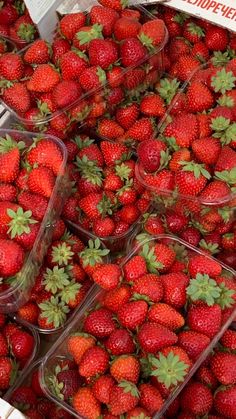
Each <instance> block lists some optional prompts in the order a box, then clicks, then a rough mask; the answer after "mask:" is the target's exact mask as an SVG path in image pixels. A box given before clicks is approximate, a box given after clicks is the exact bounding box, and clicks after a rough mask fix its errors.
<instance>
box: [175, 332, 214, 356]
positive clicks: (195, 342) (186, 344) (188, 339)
mask: <svg viewBox="0 0 236 419" xmlns="http://www.w3.org/2000/svg"><path fill="white" fill-rule="evenodd" d="M178 344H179V346H180V347H181V348H183V349H184V350H185V351H186V352H187V354H188V356H189V357H190V358H191V359H193V360H194V361H195V360H197V359H198V358H199V356H200V354H201V353H202V352H203V351H204V349H206V347H207V346H208V345H209V344H210V338H209V337H208V336H206V335H205V334H202V333H198V332H194V331H192V330H185V331H182V332H180V333H179V335H178Z"/></svg>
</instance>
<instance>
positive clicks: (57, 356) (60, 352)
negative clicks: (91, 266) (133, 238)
mask: <svg viewBox="0 0 236 419" xmlns="http://www.w3.org/2000/svg"><path fill="white" fill-rule="evenodd" d="M157 243H162V244H168V245H170V246H171V247H172V248H173V249H175V250H176V251H179V250H180V251H181V252H183V257H184V258H187V261H189V260H190V259H191V258H192V257H195V256H200V255H201V256H204V257H205V258H207V259H209V261H210V260H211V261H213V260H215V259H214V258H211V257H210V256H208V255H205V254H204V253H203V252H201V251H200V250H198V249H196V248H194V247H193V246H191V245H188V244H187V243H186V242H184V241H183V240H180V239H178V238H176V237H174V236H171V235H159V236H153V237H152V238H151V239H149V240H146V241H143V242H142V243H141V244H140V245H139V246H137V247H135V248H133V250H132V251H131V252H130V253H129V254H128V256H127V257H126V258H125V259H124V261H123V262H122V265H121V267H122V269H123V272H125V271H124V269H125V266H126V264H127V263H128V262H129V261H130V260H131V259H132V257H134V256H136V255H138V254H139V252H140V251H141V249H143V246H145V245H149V246H154V245H155V244H157ZM185 260H186V259H185ZM185 263H187V264H188V263H189V262H185ZM217 263H218V266H221V268H222V270H224V271H223V272H224V274H225V275H226V276H227V275H229V276H230V278H231V280H235V279H236V275H235V272H234V271H233V270H231V269H229V268H228V267H226V266H225V265H223V264H219V262H217ZM186 266H187V265H186ZM105 295H106V292H105V291H100V290H99V289H98V288H94V290H93V292H91V293H90V295H89V297H88V299H87V300H86V301H85V302H84V304H83V306H82V307H81V309H80V311H79V312H78V314H77V316H76V317H75V318H74V319H73V321H72V322H71V324H70V325H69V327H68V328H67V329H66V330H65V331H64V333H63V334H62V336H61V337H60V338H59V339H58V341H57V342H55V343H54V345H53V347H52V348H51V349H50V350H49V352H48V353H47V355H46V356H45V357H44V358H43V360H42V365H41V368H40V371H41V380H42V385H43V387H44V389H45V391H46V394H47V395H48V397H49V398H50V399H51V400H53V401H54V402H56V403H58V405H60V406H62V407H63V408H64V409H65V410H67V411H68V412H69V413H71V414H73V415H74V416H75V417H77V418H80V417H81V416H80V415H79V414H78V413H77V412H76V411H75V410H74V408H73V407H72V406H71V405H69V404H68V403H67V402H65V401H63V400H62V399H59V398H58V397H57V396H56V395H55V393H54V392H53V390H52V387H50V380H48V377H50V376H51V375H53V374H54V369H55V366H56V364H57V362H58V361H59V360H63V359H65V358H69V359H71V355H69V353H68V349H67V343H68V339H69V336H70V335H71V334H74V333H76V332H82V331H83V323H84V321H85V318H86V316H87V315H88V313H89V312H90V311H91V310H94V309H96V308H97V307H101V306H102V305H103V301H104V297H105ZM187 314H188V309H187V308H185V309H184V311H183V316H184V318H186V316H187ZM235 314H236V309H235V305H234V306H233V309H232V310H231V314H230V315H229V317H227V318H226V319H224V321H223V324H222V325H221V327H220V330H219V331H218V332H217V334H215V336H214V337H213V338H212V337H211V338H210V343H209V344H208V346H207V347H206V348H205V349H204V350H203V352H202V353H201V354H200V356H199V357H198V359H197V360H195V361H193V364H192V367H191V368H190V370H189V372H187V374H186V375H185V377H184V379H183V382H179V383H178V385H177V386H176V387H174V389H173V391H172V392H171V394H170V396H169V397H168V398H167V399H166V400H164V403H163V406H162V407H161V410H160V411H159V412H158V413H156V414H155V415H154V417H155V419H159V418H161V417H162V415H163V414H164V413H165V411H166V409H167V408H168V407H169V405H170V404H171V403H172V402H173V400H174V399H175V398H176V397H177V395H178V394H179V392H180V391H181V390H182V389H183V388H184V387H185V385H186V384H187V382H188V381H189V380H190V378H191V377H192V376H193V374H194V373H195V372H196V370H197V369H198V367H199V366H200V365H201V363H202V362H203V361H204V360H205V359H206V357H207V356H208V355H209V354H210V352H211V351H212V349H213V347H214V346H215V345H216V343H217V342H218V341H219V339H220V338H221V336H222V335H223V333H224V332H225V330H226V329H227V328H228V327H229V325H230V324H231V322H232V320H233V318H234V317H235ZM180 330H181V329H180ZM176 333H177V334H178V332H176ZM98 341H99V338H98ZM176 345H178V343H177V344H176ZM167 346H168V345H167ZM146 381H147V382H149V378H146V379H145V382H146Z"/></svg>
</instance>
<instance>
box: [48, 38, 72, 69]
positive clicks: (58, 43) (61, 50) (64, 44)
mask: <svg viewBox="0 0 236 419" xmlns="http://www.w3.org/2000/svg"><path fill="white" fill-rule="evenodd" d="M69 50H70V44H69V42H68V41H67V40H66V39H63V38H56V39H54V40H53V42H52V61H53V63H54V64H57V63H58V62H59V59H60V58H61V57H62V56H64V55H65V54H66V53H67V52H68V51H69Z"/></svg>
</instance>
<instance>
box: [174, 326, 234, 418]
mask: <svg viewBox="0 0 236 419" xmlns="http://www.w3.org/2000/svg"><path fill="white" fill-rule="evenodd" d="M235 349H236V332H235V330H232V329H228V330H227V331H226V332H225V333H224V335H223V336H222V338H221V340H220V343H219V344H218V345H217V346H216V348H215V349H214V352H213V353H212V354H211V356H210V357H209V358H208V359H207V360H206V362H204V364H203V365H202V366H201V367H200V368H199V369H198V371H197V373H196V374H195V376H194V377H193V379H192V380H191V381H190V382H189V383H188V384H187V385H186V387H185V388H184V390H183V391H182V392H181V394H180V396H179V398H177V399H176V400H175V401H174V403H173V404H172V405H171V407H170V408H169V409H168V410H167V412H166V417H167V418H174V417H175V418H177V419H195V418H196V417H203V416H205V415H207V417H208V418H209V419H218V418H234V417H235V416H236V407H235V401H236V355H235Z"/></svg>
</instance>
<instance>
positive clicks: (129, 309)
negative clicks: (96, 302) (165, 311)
mask: <svg viewBox="0 0 236 419" xmlns="http://www.w3.org/2000/svg"><path fill="white" fill-rule="evenodd" d="M147 311H148V305H147V303H146V302H145V301H131V302H128V303H126V304H124V305H123V306H122V307H120V309H119V310H118V313H117V314H118V320H119V322H120V324H121V325H122V326H123V327H126V328H127V329H130V330H135V329H136V327H137V326H140V325H141V324H142V323H143V322H144V321H145V318H146V315H147Z"/></svg>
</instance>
